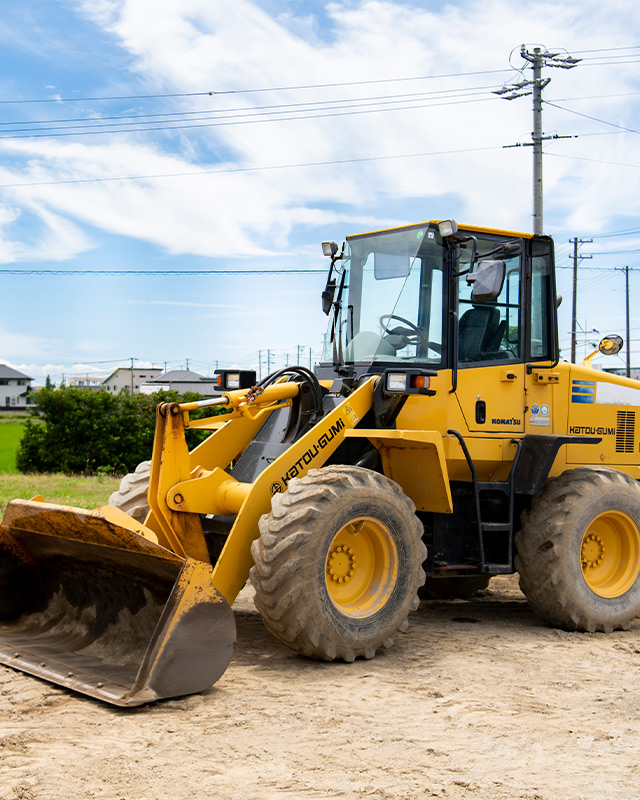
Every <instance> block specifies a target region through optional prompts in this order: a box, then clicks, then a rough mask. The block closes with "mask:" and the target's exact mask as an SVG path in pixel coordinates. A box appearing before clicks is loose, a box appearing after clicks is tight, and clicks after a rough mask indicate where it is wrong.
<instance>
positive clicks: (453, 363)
mask: <svg viewBox="0 0 640 800" xmlns="http://www.w3.org/2000/svg"><path fill="white" fill-rule="evenodd" d="M323 250H324V251H325V253H326V254H327V255H331V258H332V264H331V270H330V273H329V278H328V281H327V287H326V289H325V292H324V293H323V307H324V310H325V312H326V313H327V314H328V315H329V326H328V331H327V334H326V336H325V346H324V352H323V358H322V362H321V364H320V366H319V368H318V370H317V372H318V375H319V377H323V378H329V377H335V374H336V372H337V373H338V374H343V375H352V376H355V377H359V376H360V375H363V374H368V373H369V374H370V373H378V374H379V373H380V372H381V371H384V370H385V369H398V368H400V369H402V365H404V366H406V367H407V368H416V367H419V368H424V369H427V370H440V369H453V370H454V371H455V370H457V369H458V368H460V369H465V368H466V367H469V366H471V365H474V366H482V365H491V364H494V365H495V364H504V365H505V366H507V365H508V364H509V363H514V362H517V363H522V362H523V361H527V362H529V361H552V362H555V361H556V360H557V353H558V346H557V330H556V323H555V319H556V315H555V302H556V298H555V281H554V275H553V242H552V240H551V239H550V238H548V237H535V238H534V237H533V236H532V235H531V234H525V233H509V232H504V231H492V230H488V229H484V228H478V229H475V230H474V229H472V228H468V227H462V226H461V227H460V228H458V226H457V224H456V223H455V222H454V221H453V220H447V221H444V222H439V223H438V222H429V223H423V224H421V225H411V226H407V227H403V228H397V229H392V230H385V231H380V232H376V233H367V234H361V235H358V236H351V237H348V238H347V241H346V243H345V245H344V246H343V248H342V251H341V252H338V247H337V245H335V243H333V242H330V243H325V244H324V245H323Z"/></svg>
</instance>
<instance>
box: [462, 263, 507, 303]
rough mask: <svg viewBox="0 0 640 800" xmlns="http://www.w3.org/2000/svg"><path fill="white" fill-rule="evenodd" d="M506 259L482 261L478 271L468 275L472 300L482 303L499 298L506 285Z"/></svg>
mask: <svg viewBox="0 0 640 800" xmlns="http://www.w3.org/2000/svg"><path fill="white" fill-rule="evenodd" d="M506 271H507V270H506V267H505V264H504V261H499V260H493V259H491V260H486V261H480V263H479V264H478V266H477V268H476V271H475V272H471V273H469V275H467V283H468V284H469V285H471V286H472V287H473V288H472V289H471V301H472V302H473V303H482V302H485V301H487V300H497V299H498V297H499V296H500V292H501V291H502V287H503V285H504V278H505V275H506Z"/></svg>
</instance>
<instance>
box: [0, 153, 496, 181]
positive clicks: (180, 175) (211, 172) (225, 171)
mask: <svg viewBox="0 0 640 800" xmlns="http://www.w3.org/2000/svg"><path fill="white" fill-rule="evenodd" d="M501 149H502V147H498V146H494V147H472V148H462V149H460V150H438V151H432V152H429V153H404V154H398V155H390V156H363V157H362V158H344V159H334V160H331V161H307V162H304V163H300V164H272V165H267V166H262V167H229V168H228V169H209V170H197V171H195V172H165V173H158V174H155V175H124V176H117V177H107V178H68V179H63V180H54V181H31V182H23V183H3V184H0V189H16V188H24V187H28V186H59V185H62V184H74V183H107V182H110V181H140V180H157V179H160V178H185V177H190V176H194V175H217V174H220V175H227V174H230V173H235V172H268V171H270V170H278V169H298V168H301V167H327V166H332V165H336V164H359V163H367V162H369V161H392V160H395V159H401V158H426V157H429V156H444V155H455V154H458V153H476V152H483V151H488V150H501Z"/></svg>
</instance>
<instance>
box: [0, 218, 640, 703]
mask: <svg viewBox="0 0 640 800" xmlns="http://www.w3.org/2000/svg"><path fill="white" fill-rule="evenodd" d="M323 250H324V252H325V254H326V255H327V256H329V257H330V258H331V266H330V268H329V274H328V278H327V282H326V286H325V289H324V291H323V293H322V304H323V309H324V311H325V313H326V314H327V315H328V317H329V326H328V332H327V336H326V339H325V353H324V356H323V359H322V362H321V363H320V364H319V365H318V367H317V368H316V370H315V372H311V371H310V370H307V369H305V368H303V367H290V368H287V369H285V370H281V371H279V372H276V373H273V374H272V375H270V376H268V377H267V378H266V379H264V380H262V381H260V382H256V380H255V375H254V374H247V373H242V372H234V371H229V370H222V371H220V373H219V383H220V389H221V392H220V397H219V398H215V399H213V400H207V401H203V402H200V403H187V404H177V403H168V404H163V405H161V406H159V408H158V410H157V422H156V433H155V440H154V446H153V454H152V459H151V462H150V464H148V465H146V466H142V467H141V469H140V470H139V471H138V472H137V473H136V474H135V475H134V476H130V477H129V478H127V479H125V483H124V484H123V490H122V492H121V493H120V496H119V497H118V496H116V498H115V499H114V503H115V504H116V505H120V506H122V507H121V508H117V507H116V505H108V506H104V507H102V508H99V509H96V510H94V511H83V510H81V509H75V508H65V507H60V506H55V505H50V504H48V503H44V502H42V499H41V498H34V499H33V500H30V501H24V500H14V501H13V502H11V503H10V504H9V506H8V507H7V511H6V513H5V516H4V519H3V521H2V526H1V528H0V617H1V621H0V662H1V663H3V664H6V665H8V666H11V667H14V668H17V669H21V670H23V671H25V672H29V673H31V674H34V675H37V676H40V677H42V678H45V679H47V680H50V681H53V682H55V683H57V684H61V685H63V686H66V687H69V688H71V689H74V690H77V691H80V692H84V693H86V694H89V695H92V696H95V697H98V698H100V699H102V700H105V701H107V702H110V703H114V704H117V705H122V706H133V705H139V704H141V703H147V702H151V701H153V700H156V699H159V698H163V697H175V696H179V695H183V694H188V693H190V692H197V691H201V690H204V689H206V688H207V687H209V686H210V685H212V684H213V683H214V682H215V681H216V680H217V679H218V677H220V675H221V674H222V673H223V672H224V670H225V669H226V667H227V665H228V663H229V661H230V659H231V656H232V651H233V644H234V639H235V624H234V618H233V613H232V611H231V605H232V604H233V601H234V599H235V597H236V596H237V594H238V592H239V591H240V589H241V588H242V587H243V586H244V584H245V582H246V581H247V579H248V578H249V577H250V579H251V582H252V584H253V586H254V588H255V602H256V606H257V608H258V610H259V611H260V613H261V615H262V617H263V619H264V622H265V625H266V626H267V628H268V629H269V630H270V631H271V632H272V633H273V634H274V635H275V636H276V637H277V638H278V639H279V640H280V641H282V642H283V643H285V644H286V645H288V646H289V647H291V648H293V649H294V650H295V651H297V652H298V653H301V654H303V655H305V656H311V657H314V658H318V659H324V660H333V659H342V660H344V661H352V660H353V659H355V658H357V657H364V658H371V657H372V656H374V655H375V653H376V652H377V651H378V650H380V649H381V648H388V647H390V646H391V645H392V642H393V639H394V637H395V636H396V635H397V633H398V632H399V631H402V630H404V629H405V628H406V626H407V619H408V615H409V613H410V612H411V611H413V610H415V609H416V608H417V606H418V595H419V592H421V593H425V592H426V593H427V594H432V595H436V596H443V595H447V594H451V593H456V592H458V593H460V594H469V593H471V592H473V591H475V590H476V589H478V588H482V587H483V586H486V584H487V582H488V580H489V579H490V577H491V576H494V575H500V574H508V573H512V572H514V571H517V572H518V573H519V575H520V584H521V587H522V589H523V591H524V592H525V594H526V596H527V598H528V600H529V602H530V604H531V606H532V608H533V609H534V610H535V611H536V612H537V614H538V615H539V616H540V617H542V618H543V619H544V620H546V621H547V622H549V623H551V624H553V625H557V626H560V627H562V628H565V629H567V630H581V631H605V632H608V631H612V630H614V629H626V628H628V627H629V625H630V624H631V622H632V620H633V619H634V618H635V617H636V616H637V615H638V614H639V613H640V579H639V573H640V532H639V528H638V525H639V524H640V487H639V485H638V481H637V479H638V472H639V470H640V465H639V463H638V451H639V449H640V447H639V442H640V434H639V433H637V432H636V415H637V414H638V413H639V412H640V382H636V381H633V380H630V379H627V378H623V377H617V376H614V375H610V374H607V373H605V372H603V371H601V370H594V369H591V368H590V367H589V365H588V364H583V365H582V366H576V365H574V364H569V363H566V362H560V360H559V351H558V331H557V317H556V307H557V298H556V288H555V278H554V256H553V242H552V240H551V239H550V238H549V237H546V236H532V235H531V234H526V233H516V232H509V231H498V230H490V229H486V228H471V227H467V226H460V227H458V225H457V224H456V223H455V221H453V220H444V221H440V222H425V223H422V224H419V225H411V226H407V227H402V228H397V229H393V230H384V231H379V232H375V233H368V234H363V235H358V236H352V237H350V238H348V239H347V241H346V243H345V244H344V245H343V246H342V248H339V247H338V246H337V245H336V244H335V243H334V242H326V243H324V244H323ZM621 345H622V342H621V340H620V339H619V338H618V337H616V336H613V335H612V336H609V337H606V338H605V339H604V340H603V342H602V343H601V348H600V349H601V351H602V352H603V353H607V352H616V351H617V350H619V349H620V347H621ZM207 407H212V408H213V407H222V408H223V410H224V411H225V413H223V414H221V415H218V414H216V415H211V416H205V417H204V418H199V419H194V418H193V415H192V412H193V411H194V410H196V409H202V408H205V409H206V408H207ZM188 429H195V430H199V431H206V432H208V436H207V438H205V439H204V440H203V441H202V443H201V444H200V445H198V446H197V447H196V448H194V449H193V450H192V451H191V452H189V450H188V448H187V445H186V443H185V431H186V430H188ZM141 487H144V493H145V494H146V501H145V498H141V497H140V490H141ZM123 509H124V510H123ZM126 510H128V511H130V512H131V513H125V512H126ZM425 581H426V582H425Z"/></svg>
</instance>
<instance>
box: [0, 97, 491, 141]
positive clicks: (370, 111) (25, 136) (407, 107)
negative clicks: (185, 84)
mask: <svg viewBox="0 0 640 800" xmlns="http://www.w3.org/2000/svg"><path fill="white" fill-rule="evenodd" d="M494 99H495V98H492V97H486V98H475V99H472V100H456V101H453V102H446V103H444V102H443V103H432V102H424V103H419V104H417V105H404V106H395V107H393V108H369V109H365V108H362V107H358V108H357V109H355V110H352V111H339V112H337V113H333V112H331V113H322V114H315V113H314V114H307V115H304V116H300V115H298V116H292V117H271V118H268V119H243V120H234V119H224V120H222V121H219V122H203V123H198V124H196V125H194V124H186V123H185V124H180V125H170V126H169V125H165V126H162V127H156V128H153V127H148V128H134V127H129V128H124V127H121V128H120V129H119V130H117V131H104V130H95V131H94V130H80V131H77V132H75V133H72V132H62V133H26V134H22V135H19V136H6V135H4V134H3V135H1V136H0V140H1V139H52V138H59V137H61V136H104V135H105V134H108V133H139V132H141V131H142V132H144V133H147V132H149V131H176V130H185V129H189V128H191V129H193V128H220V127H227V126H229V125H257V124H262V125H264V124H265V123H267V122H292V121H299V120H308V119H325V118H328V117H348V116H354V115H359V114H383V113H385V112H388V111H411V110H414V109H417V108H439V107H442V106H451V105H463V104H467V103H482V102H487V101H491V100H494ZM314 110H315V109H314ZM247 116H252V115H247ZM131 124H132V125H133V124H135V123H131Z"/></svg>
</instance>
